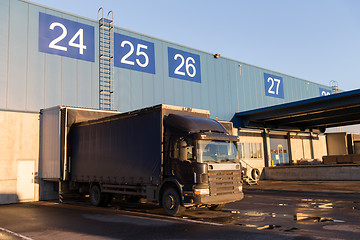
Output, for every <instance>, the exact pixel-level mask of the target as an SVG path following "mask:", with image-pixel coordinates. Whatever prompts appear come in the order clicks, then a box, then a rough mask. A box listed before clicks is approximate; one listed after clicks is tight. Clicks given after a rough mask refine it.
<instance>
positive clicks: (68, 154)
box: [42, 104, 244, 216]
mask: <svg viewBox="0 0 360 240" xmlns="http://www.w3.org/2000/svg"><path fill="white" fill-rule="evenodd" d="M44 113H46V111H44V112H43V114H44ZM45 115H46V114H45ZM75 115H76V114H75ZM105 115H108V116H105V117H101V118H97V119H96V118H95V117H92V119H91V120H88V121H80V122H76V121H73V123H72V124H69V125H67V126H66V127H65V128H66V130H65V131H63V134H60V135H61V136H64V138H63V139H62V140H59V141H58V142H59V144H60V145H61V146H63V148H65V149H62V151H60V155H61V161H60V165H61V166H60V167H59V168H58V170H60V172H61V174H60V175H59V174H57V176H58V178H57V179H58V180H59V182H60V183H61V185H66V189H68V190H69V191H78V192H79V193H82V194H88V195H89V198H90V201H91V203H92V204H93V205H95V206H103V205H107V204H109V203H110V201H111V200H112V199H113V197H114V195H117V196H121V197H125V198H127V199H134V198H135V199H136V198H138V199H145V200H146V201H148V202H155V203H158V204H159V205H160V206H162V207H163V209H164V210H165V212H166V213H167V214H168V215H171V216H177V215H181V214H182V213H183V212H184V211H185V209H186V208H190V207H208V208H209V209H211V210H220V209H221V208H222V207H223V206H224V205H225V204H226V203H228V202H233V201H238V200H241V199H242V198H243V197H244V195H243V191H242V180H241V170H242V169H241V163H240V161H239V159H238V150H237V142H238V137H237V136H234V135H230V134H229V132H228V131H227V130H226V129H225V128H224V126H223V125H222V124H220V123H219V122H218V121H216V120H213V119H210V112H209V111H205V110H199V109H193V108H184V107H177V106H171V105H164V104H161V105H156V106H152V107H147V108H144V109H139V110H135V111H130V112H126V113H117V114H115V113H113V112H111V113H106V112H105ZM43 118H44V116H43ZM45 118H46V117H45ZM61 119H64V117H62V118H61V117H60V120H59V121H62V120H61ZM42 131H45V129H44V130H42ZM43 141H45V142H49V141H48V140H46V137H45V138H44V140H43ZM45 145H46V143H45ZM44 147H46V146H44ZM44 147H43V148H44ZM45 151H46V150H45ZM58 153H59V152H58ZM44 155H46V154H44ZM55 161H56V160H55ZM42 162H43V164H45V165H46V157H45V156H44V157H43V159H42ZM47 165H48V167H49V166H54V164H53V163H51V164H50V163H48V164H47ZM55 165H56V164H55ZM43 169H44V170H45V172H46V171H47V170H46V167H44V168H43ZM45 180H46V179H45ZM47 180H52V179H49V178H48V179H47ZM60 192H61V191H60Z"/></svg>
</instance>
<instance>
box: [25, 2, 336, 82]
mask: <svg viewBox="0 0 360 240" xmlns="http://www.w3.org/2000/svg"><path fill="white" fill-rule="evenodd" d="M18 1H21V2H24V3H28V4H32V5H36V6H39V7H43V8H47V9H50V10H53V11H56V12H60V13H65V14H68V15H71V16H74V17H77V18H82V19H85V20H88V21H91V22H95V23H98V21H97V20H94V19H91V18H88V17H84V16H80V15H78V14H75V13H70V12H67V11H63V10H60V9H55V8H52V7H48V6H46V5H42V4H39V3H35V2H32V1H28V0H18ZM115 28H118V29H120V30H124V31H128V32H131V33H135V34H138V35H142V36H144V37H148V38H153V39H156V40H159V41H163V42H167V43H170V44H174V45H178V46H180V47H184V48H188V49H191V50H194V51H199V52H202V53H205V54H209V55H214V53H210V52H206V51H203V50H199V49H195V48H192V47H188V46H185V45H182V44H179V43H174V42H170V41H168V40H164V39H161V38H157V37H153V36H150V35H146V34H143V33H139V32H136V31H133V30H129V29H125V28H122V27H119V26H116V25H115ZM220 58H223V59H226V60H229V61H234V62H237V63H239V64H247V65H249V66H252V67H256V68H260V69H263V70H266V71H269V72H272V73H278V74H282V75H285V76H288V77H292V78H296V79H299V80H302V81H304V82H311V83H314V84H318V85H320V86H324V87H327V88H328V87H329V86H327V85H324V84H321V83H316V82H314V81H310V80H306V79H303V78H299V77H295V76H292V75H289V74H286V73H281V72H278V71H274V70H270V69H267V68H264V67H259V66H256V65H253V64H249V63H246V62H242V61H239V60H235V59H232V58H227V57H222V56H221V57H220Z"/></svg>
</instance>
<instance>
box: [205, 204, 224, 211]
mask: <svg viewBox="0 0 360 240" xmlns="http://www.w3.org/2000/svg"><path fill="white" fill-rule="evenodd" d="M224 207H225V204H213V205H211V206H210V207H208V208H209V209H210V210H213V211H221V210H222V209H223V208H224Z"/></svg>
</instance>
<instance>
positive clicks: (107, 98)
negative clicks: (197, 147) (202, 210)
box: [0, 0, 332, 203]
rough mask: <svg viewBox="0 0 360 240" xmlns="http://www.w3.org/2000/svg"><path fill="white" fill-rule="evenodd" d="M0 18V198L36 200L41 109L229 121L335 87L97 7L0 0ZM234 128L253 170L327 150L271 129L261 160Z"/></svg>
mask: <svg viewBox="0 0 360 240" xmlns="http://www.w3.org/2000/svg"><path fill="white" fill-rule="evenodd" d="M0 21H1V22H2V24H1V25H0V52H1V54H0V127H1V129H0V149H1V154H0V164H1V168H0V203H12V202H17V201H19V200H20V201H26V200H39V196H40V194H39V192H40V191H41V182H42V181H43V179H42V176H41V174H40V173H41V160H40V161H39V153H40V152H41V146H40V144H39V136H40V123H39V121H40V120H39V119H40V110H41V109H46V108H51V107H54V106H71V107H76V108H87V109H105V110H106V109H108V110H116V111H119V112H126V111H130V110H134V109H139V108H143V107H147V106H152V105H157V104H170V105H176V106H183V107H188V108H198V109H206V110H210V112H211V117H212V118H216V119H219V120H223V121H230V120H232V118H233V117H234V114H235V113H238V112H244V111H249V110H254V109H258V108H263V107H268V106H273V105H278V104H283V103H288V102H293V101H299V100H303V99H308V98H313V97H319V96H323V95H329V94H331V93H332V89H331V88H329V87H328V86H323V85H320V84H316V83H314V82H310V81H306V80H303V79H300V78H296V77H292V76H289V75H286V74H283V73H278V72H275V71H272V70H268V69H264V68H260V67H256V66H253V65H250V64H246V63H243V62H239V61H236V60H232V59H227V58H225V57H222V56H220V55H219V54H215V53H206V52H203V51H199V50H196V49H192V48H189V47H185V46H181V45H178V44H176V43H171V42H167V41H164V40H160V39H157V38H154V37H150V36H145V35H143V34H139V33H136V32H132V31H129V30H126V29H122V28H120V27H117V26H114V23H113V21H112V13H111V12H110V13H109V14H108V13H104V12H103V10H101V9H100V11H99V12H98V19H87V18H83V17H81V16H76V15H73V14H69V13H65V12H62V11H59V10H56V9H51V8H49V7H45V6H41V5H38V4H34V3H30V2H28V1H22V0H4V1H0ZM239 58H241V56H239ZM59 134H60V133H59ZM238 134H239V136H243V138H242V142H240V143H239V148H240V149H241V150H240V151H241V156H243V157H242V158H243V159H244V160H246V159H247V160H249V161H248V163H249V164H250V163H251V164H253V165H255V167H257V168H262V167H264V166H265V165H271V164H274V165H278V164H289V163H290V160H289V156H288V155H289V151H290V149H289V146H290V147H292V148H294V146H297V147H296V149H297V150H294V153H293V156H292V158H293V159H299V160H300V159H302V158H321V157H322V155H324V154H325V153H326V148H325V149H324V148H321V150H320V152H318V153H315V155H314V153H310V152H309V150H308V149H310V147H309V146H310V144H311V143H310V141H312V140H311V139H315V140H318V141H317V142H314V144H315V145H316V144H318V145H319V146H323V145H324V144H323V143H324V142H325V141H326V140H325V138H324V136H323V135H321V134H319V133H309V132H306V133H305V132H303V133H301V132H300V133H290V132H284V131H282V132H276V131H272V132H270V133H269V134H268V136H267V137H268V138H269V142H268V144H269V146H270V149H271V150H270V151H269V153H267V154H270V155H271V154H273V155H274V156H273V158H272V159H273V160H271V159H270V160H268V161H267V163H265V162H264V159H265V158H264V155H265V154H266V153H265V152H264V146H263V137H262V133H261V132H259V131H257V130H251V131H250V130H244V129H241V130H239V132H238ZM309 134H310V135H309ZM314 134H315V135H316V136H315V135H314ZM288 136H291V137H290V138H289V137H288ZM289 141H291V142H292V143H293V144H290V145H289V143H290V142H289ZM298 149H302V150H301V151H299V150H298ZM314 149H319V148H318V147H314ZM311 154H313V155H311Z"/></svg>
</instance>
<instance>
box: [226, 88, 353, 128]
mask: <svg viewBox="0 0 360 240" xmlns="http://www.w3.org/2000/svg"><path fill="white" fill-rule="evenodd" d="M232 122H233V123H234V126H235V127H242V128H244V127H249V128H261V129H265V128H268V129H281V130H290V131H313V130H319V131H321V132H324V131H325V129H326V128H330V127H338V126H345V125H352V124H359V123H360V89H357V90H353V91H347V92H341V93H337V94H332V95H329V96H321V97H316V98H311V99H306V100H301V101H296V102H290V103H285V104H280V105H275V106H271V107H265V108H260V109H256V110H251V111H246V112H239V113H236V114H235V115H234V117H233V119H232Z"/></svg>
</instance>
